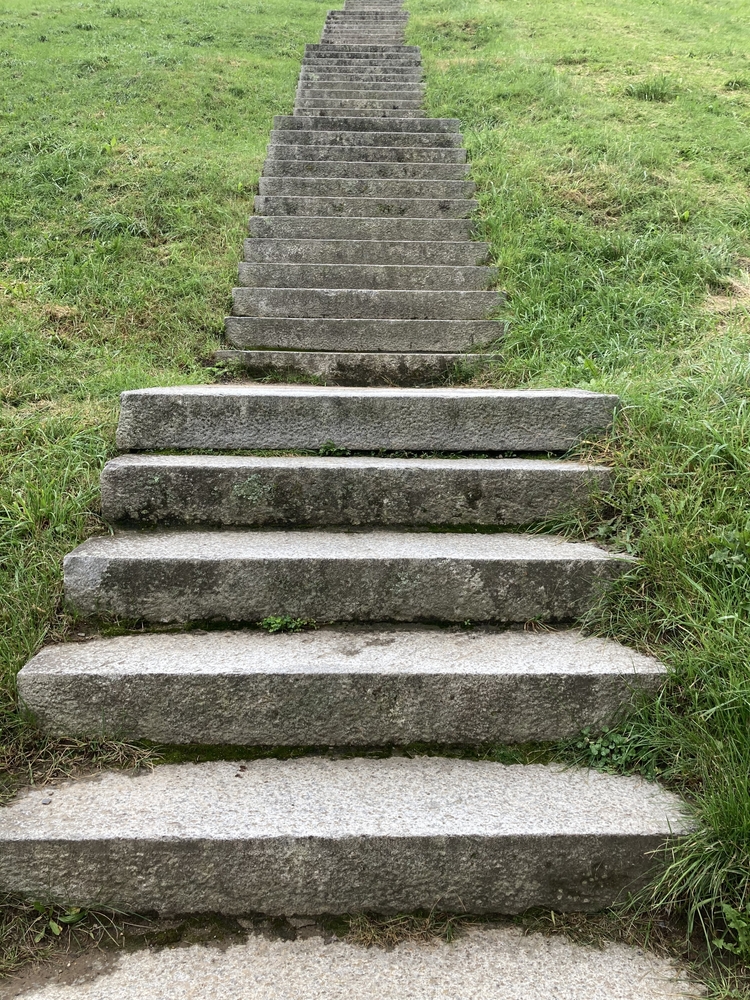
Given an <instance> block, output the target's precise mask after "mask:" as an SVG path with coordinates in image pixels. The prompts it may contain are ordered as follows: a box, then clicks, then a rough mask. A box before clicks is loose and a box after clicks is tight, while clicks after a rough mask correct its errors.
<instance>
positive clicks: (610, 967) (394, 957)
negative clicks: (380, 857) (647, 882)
mask: <svg viewBox="0 0 750 1000" xmlns="http://www.w3.org/2000/svg"><path fill="white" fill-rule="evenodd" d="M310 931H311V932H312V934H311V936H309V937H306V938H305V937H302V936H301V935H300V936H298V938H297V940H295V941H284V940H269V939H268V938H266V937H263V936H260V935H251V936H250V937H249V938H248V939H247V941H246V942H245V943H243V944H236V945H231V946H230V947H228V948H225V949H221V948H219V947H216V946H211V945H192V946H190V947H177V948H165V949H161V950H158V951H152V950H144V951H137V952H130V953H123V954H121V956H120V957H119V958H118V959H116V960H115V962H114V964H111V963H110V962H106V964H105V959H104V958H102V959H100V960H99V961H100V963H101V966H100V967H101V972H100V973H99V974H96V971H95V968H92V967H91V965H90V964H89V967H88V968H87V969H86V970H85V972H83V974H81V972H77V970H75V969H72V968H71V969H69V970H67V974H64V975H60V974H55V973H51V979H52V980H57V981H52V982H48V983H47V984H46V985H41V984H40V985H36V986H33V987H31V988H30V989H27V988H25V987H23V986H21V987H20V989H14V990H13V992H9V993H5V994H3V995H4V996H6V997H11V996H12V997H17V998H22V1000H103V998H106V1000H205V998H206V997H210V998H211V1000H355V998H356V1000H667V998H669V1000H676V998H678V997H693V998H695V997H699V996H701V995H702V994H701V993H700V991H699V990H698V989H697V988H696V987H695V986H694V985H693V984H691V983H689V982H688V980H687V978H686V977H685V975H684V974H683V973H682V972H681V971H680V970H679V969H678V968H677V967H676V966H675V964H674V963H672V962H671V961H668V960H666V959H661V958H657V957H655V956H654V955H652V954H648V953H644V952H643V951H641V950H640V949H638V948H632V947H627V946H625V945H621V944H611V945H608V946H607V947H606V948H604V949H603V950H599V949H597V948H592V947H583V946H580V945H577V944H574V943H572V942H571V941H569V940H567V939H565V938H562V937H544V936H542V935H539V934H530V935H528V936H525V935H524V934H523V932H522V931H521V930H520V929H517V928H511V927H495V928H489V929H476V930H470V931H468V932H467V933H464V934H462V935H461V936H460V937H459V938H457V939H456V940H455V941H453V942H452V943H451V944H443V943H435V944H425V943H419V944H417V943H403V944H400V945H398V946H397V947H395V948H392V949H390V950H385V949H382V948H378V947H371V948H363V947H359V946H357V945H354V944H350V943H347V942H344V941H340V940H337V939H334V940H333V941H330V940H327V939H325V938H323V937H322V936H320V935H319V934H318V933H317V931H316V930H315V928H313V927H311V928H310ZM99 954H100V955H101V954H102V953H99ZM79 961H80V960H79ZM76 964H77V963H76ZM71 973H72V975H71ZM61 978H64V979H65V982H64V983H62V982H60V979H61ZM37 983H39V979H37Z"/></svg>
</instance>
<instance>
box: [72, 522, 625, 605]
mask: <svg viewBox="0 0 750 1000" xmlns="http://www.w3.org/2000/svg"><path fill="white" fill-rule="evenodd" d="M632 564H633V563H632V560H628V559H627V558H625V557H617V556H613V555H610V554H609V553H607V552H605V551H603V550H602V549H599V548H597V547H596V546H594V545H588V544H583V543H572V542H564V541H562V540H561V539H559V538H555V537H553V536H542V535H536V536H524V535H512V534H487V535H476V534H466V533H432V532H412V533H400V532H393V531H376V532H331V531H327V532H326V531H281V530H279V531H274V532H268V531H214V532H206V531H189V532H153V533H136V532H133V533H122V534H118V535H114V536H105V537H96V538H90V539H88V540H87V541H85V542H84V543H83V544H82V545H79V546H78V548H76V549H74V550H73V552H71V553H70V554H69V555H67V556H66V557H65V562H64V575H65V595H66V598H67V600H68V602H69V603H70V604H71V605H72V607H73V608H74V609H75V610H77V611H78V612H79V613H81V614H85V615H106V616H108V617H116V618H126V619H136V620H141V619H142V620H144V621H150V622H180V621H199V620H211V621H245V622H257V621H260V620H261V619H263V618H266V617H267V616H269V615H289V616H291V617H293V618H298V617H301V618H313V619H316V620H317V621H320V622H327V621H400V622H409V621H417V622H418V621H446V622H463V621H466V620H471V621H477V622H483V621H487V622H524V621H530V620H532V619H544V620H546V621H552V622H556V621H557V622H559V621H569V620H572V619H576V618H578V617H580V615H582V614H583V613H584V612H585V611H587V610H588V609H589V608H590V607H591V605H592V604H593V603H594V602H595V601H596V600H597V599H599V598H600V596H601V592H602V590H603V589H604V588H605V587H606V585H607V584H608V583H610V582H611V581H612V580H614V579H616V578H617V577H618V576H621V575H622V574H623V573H624V572H626V571H627V570H629V569H631V568H632Z"/></svg>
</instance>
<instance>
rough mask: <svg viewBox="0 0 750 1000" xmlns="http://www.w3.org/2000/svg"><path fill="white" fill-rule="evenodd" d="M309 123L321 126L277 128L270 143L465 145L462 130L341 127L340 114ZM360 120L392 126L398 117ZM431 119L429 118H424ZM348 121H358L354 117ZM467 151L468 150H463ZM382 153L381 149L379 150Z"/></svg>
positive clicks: (460, 146)
mask: <svg viewBox="0 0 750 1000" xmlns="http://www.w3.org/2000/svg"><path fill="white" fill-rule="evenodd" d="M304 120H305V122H306V123H309V122H312V121H317V122H318V123H319V127H318V128H317V129H314V128H306V129H286V130H284V129H275V130H274V131H272V132H271V139H270V143H269V146H275V145H295V146H302V145H314V146H367V147H370V146H377V147H378V148H379V149H380V147H385V148H388V147H391V148H396V149H397V148H401V147H404V146H405V147H407V148H410V149H411V148H420V149H456V148H458V149H462V150H463V140H462V138H461V134H460V133H459V132H424V133H417V132H405V131H400V132H381V131H378V130H372V131H365V130H362V131H359V130H357V129H349V130H347V129H341V128H338V127H337V126H338V125H339V124H340V120H339V119H338V118H325V119H321V118H305V119H304ZM359 120H360V121H369V122H372V121H380V122H381V124H382V125H383V127H384V128H385V127H388V126H390V125H391V124H392V123H393V122H394V121H402V122H403V119H395V118H382V119H376V118H368V119H364V118H362V119H359ZM424 120H425V121H428V120H429V119H424ZM347 121H350V122H351V121H357V119H355V118H350V119H347ZM409 121H410V123H411V120H409ZM464 152H465V150H464ZM378 155H380V153H378Z"/></svg>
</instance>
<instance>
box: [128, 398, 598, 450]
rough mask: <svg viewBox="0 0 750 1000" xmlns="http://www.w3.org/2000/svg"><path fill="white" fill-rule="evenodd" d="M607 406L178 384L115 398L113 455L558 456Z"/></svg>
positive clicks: (584, 401)
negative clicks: (328, 450) (176, 451)
mask: <svg viewBox="0 0 750 1000" xmlns="http://www.w3.org/2000/svg"><path fill="white" fill-rule="evenodd" d="M616 402H617V397H616V396H607V395H602V394H598V393H594V392H587V391H585V390H583V389H464V388H435V389H375V388H362V389H356V388H345V387H338V388H335V387H325V388H324V387H319V386H309V385H248V386H246V385H186V386H175V387H171V388H159V389H135V390H131V391H129V392H124V393H123V394H122V397H121V408H120V422H119V426H118V430H117V441H118V445H119V447H120V448H122V449H123V450H136V451H144V450H151V449H154V448H160V449H173V448H181V449H189V448H201V449H225V450H229V449H232V450H233V449H237V448H243V449H281V448H298V449H306V448H309V449H314V450H317V449H319V448H321V447H323V445H325V444H327V443H329V442H334V443H335V444H336V445H337V446H338V447H341V448H349V449H353V450H360V451H368V450H371V449H384V450H390V451H401V450H409V451H420V452H423V451H489V452H499V451H566V450H567V449H568V448H570V447H572V446H573V445H574V444H575V443H576V442H577V441H578V440H579V439H580V437H581V436H582V435H583V434H586V433H590V432H596V431H601V430H603V429H604V428H606V427H608V426H609V424H610V421H611V419H612V413H613V410H614V407H615V404H616Z"/></svg>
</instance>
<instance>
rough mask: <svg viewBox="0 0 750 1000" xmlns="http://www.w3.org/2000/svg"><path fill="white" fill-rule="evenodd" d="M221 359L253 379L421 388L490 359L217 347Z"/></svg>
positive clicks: (483, 365) (479, 366) (477, 369)
mask: <svg viewBox="0 0 750 1000" xmlns="http://www.w3.org/2000/svg"><path fill="white" fill-rule="evenodd" d="M214 357H215V358H216V359H217V360H218V361H234V362H236V363H237V364H240V365H242V366H243V368H244V369H245V370H246V371H247V374H248V375H249V376H251V377H252V378H266V377H272V378H274V379H278V378H279V377H283V378H291V379H292V380H294V378H296V377H299V376H300V375H302V376H304V377H310V378H315V379H316V381H318V382H319V383H321V384H323V385H352V386H354V385H357V386H371V385H372V386H393V385H403V386H419V385H430V384H433V383H436V382H444V381H445V380H446V378H447V377H448V376H451V375H453V374H454V373H455V372H456V371H458V372H459V373H462V374H463V375H466V374H469V373H479V372H480V371H481V370H482V369H483V368H486V367H487V366H488V365H490V364H491V363H492V361H493V360H495V361H496V360H497V358H496V357H495V358H493V356H492V355H489V354H488V355H481V354H405V353H403V352H402V353H399V354H385V353H383V352H369V353H366V354H355V353H353V352H346V353H332V352H318V351H269V350H265V349H264V350H262V351H216V352H215V353H214Z"/></svg>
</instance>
